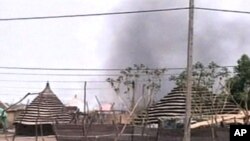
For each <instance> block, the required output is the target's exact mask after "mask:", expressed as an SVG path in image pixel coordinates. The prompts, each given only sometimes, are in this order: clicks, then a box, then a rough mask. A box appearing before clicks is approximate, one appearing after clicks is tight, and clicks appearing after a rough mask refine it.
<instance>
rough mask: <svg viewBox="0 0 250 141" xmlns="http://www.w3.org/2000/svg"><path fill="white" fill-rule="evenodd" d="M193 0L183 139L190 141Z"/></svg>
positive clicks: (190, 19) (189, 30)
mask: <svg viewBox="0 0 250 141" xmlns="http://www.w3.org/2000/svg"><path fill="white" fill-rule="evenodd" d="M193 26H194V0H189V21H188V49H187V93H186V115H185V126H184V138H183V141H191V129H190V123H191V109H192V102H191V99H192V71H193V69H192V65H193V31H194V28H193Z"/></svg>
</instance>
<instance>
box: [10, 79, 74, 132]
mask: <svg viewBox="0 0 250 141" xmlns="http://www.w3.org/2000/svg"><path fill="white" fill-rule="evenodd" d="M70 120H71V116H70V115H69V114H68V113H67V112H66V111H65V106H64V105H63V103H62V102H61V101H60V100H59V99H58V97H57V96H56V95H55V94H54V93H53V91H52V90H51V88H50V86H49V83H47V85H46V87H45V89H44V90H43V91H42V92H40V93H39V95H38V96H37V97H36V98H35V99H34V100H33V101H32V102H31V103H30V104H29V105H27V107H26V109H25V110H24V111H23V112H22V113H21V114H20V115H19V116H18V117H17V118H16V119H15V122H14V125H15V129H16V134H17V135H39V134H42V135H49V134H53V124H54V123H55V122H59V123H69V121H70Z"/></svg>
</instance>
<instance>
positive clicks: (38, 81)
mask: <svg viewBox="0 0 250 141" xmlns="http://www.w3.org/2000/svg"><path fill="white" fill-rule="evenodd" d="M0 82H24V83H46V82H47V81H42V80H4V79H2V80H0ZM49 82H53V83H84V82H88V83H107V81H91V80H86V81H63V80H61V81H60V80H58V81H53V80H52V81H49Z"/></svg>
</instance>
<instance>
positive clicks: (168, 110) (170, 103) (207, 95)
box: [134, 87, 239, 124]
mask: <svg viewBox="0 0 250 141" xmlns="http://www.w3.org/2000/svg"><path fill="white" fill-rule="evenodd" d="M226 97H227V96H225V95H224V96H223V95H219V94H218V95H216V94H213V93H212V92H210V91H209V90H208V89H206V88H199V89H198V88H193V90H192V117H193V118H195V117H197V118H203V117H209V116H210V115H215V114H219V115H224V114H236V113H238V112H239V108H238V107H237V106H236V104H234V103H232V102H230V101H229V98H226ZM185 105H186V89H185V88H181V87H176V88H174V89H173V90H172V91H171V92H170V93H169V94H168V95H166V96H164V97H163V98H162V99H160V100H159V101H158V102H157V103H155V104H154V105H151V106H150V107H148V108H147V109H146V110H144V111H142V112H141V113H140V114H139V115H138V116H137V117H136V118H135V121H134V122H135V123H136V124H157V123H158V122H159V119H169V120H181V119H182V120H183V118H184V116H185V113H186V109H185Z"/></svg>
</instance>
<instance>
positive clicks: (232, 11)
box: [195, 7, 250, 14]
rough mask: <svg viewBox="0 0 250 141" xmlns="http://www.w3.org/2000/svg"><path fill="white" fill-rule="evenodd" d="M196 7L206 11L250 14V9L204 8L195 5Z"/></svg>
mask: <svg viewBox="0 0 250 141" xmlns="http://www.w3.org/2000/svg"><path fill="white" fill-rule="evenodd" d="M195 9H198V10H206V11H217V12H229V13H240V14H250V11H238V10H226V9H215V8H203V7H195Z"/></svg>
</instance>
